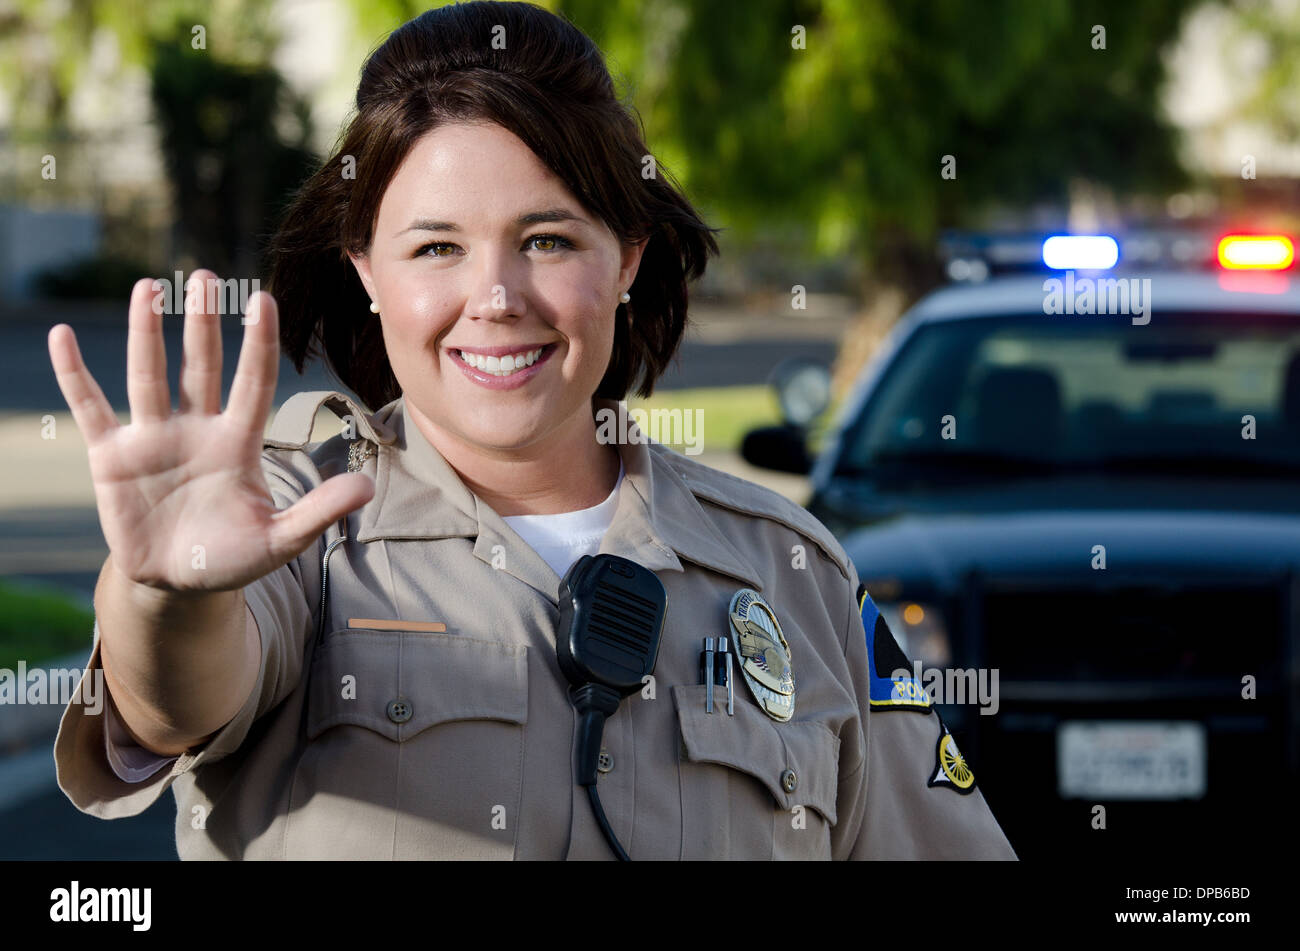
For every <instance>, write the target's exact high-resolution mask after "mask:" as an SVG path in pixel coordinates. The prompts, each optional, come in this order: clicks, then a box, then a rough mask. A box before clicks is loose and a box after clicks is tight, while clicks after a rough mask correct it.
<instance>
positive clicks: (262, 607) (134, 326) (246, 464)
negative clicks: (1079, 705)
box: [50, 3, 1013, 859]
mask: <svg viewBox="0 0 1300 951" xmlns="http://www.w3.org/2000/svg"><path fill="white" fill-rule="evenodd" d="M493 25H503V26H504V29H505V31H506V34H507V36H509V37H513V38H514V39H512V40H511V41H510V42H509V43H508V44H507V45H506V48H505V49H500V50H498V49H495V48H493V47H490V46H488V45H487V44H485V43H484V42H482V37H484V36H487V35H490V33H491V28H492V26H493ZM507 50H508V52H507ZM594 50H595V48H594V46H592V45H591V44H590V41H589V40H587V39H586V37H583V36H582V34H581V33H579V32H578V31H577V30H575V29H574V28H573V27H572V26H571V25H569V24H567V23H566V22H565V21H563V20H562V19H560V18H558V17H554V16H552V15H551V14H548V13H546V12H545V11H541V10H540V9H538V8H535V7H531V6H528V5H522V4H521V5H515V4H504V5H502V4H477V3H475V4H463V5H457V6H455V7H447V8H442V9H440V10H435V11H430V12H429V13H426V14H424V15H422V16H421V17H419V18H417V19H416V20H414V21H412V22H411V23H408V24H407V25H406V26H404V27H402V28H401V29H400V30H398V31H396V32H395V33H394V35H393V37H391V38H390V40H389V41H388V42H387V43H386V44H385V45H384V46H382V47H381V48H380V49H379V50H378V51H376V53H375V54H374V55H373V56H372V58H371V61H370V62H369V63H368V64H367V67H366V70H365V72H364V73H363V76H362V81H361V88H360V89H359V90H358V96H357V99H358V115H357V118H356V119H355V120H354V122H353V125H352V126H351V127H350V130H349V132H348V134H347V135H346V136H345V138H344V141H343V143H342V144H341V145H340V152H339V156H336V157H335V159H337V158H339V157H341V156H342V155H347V156H350V157H352V158H354V159H355V168H356V170H357V172H356V177H355V178H354V179H347V178H340V175H339V169H338V164H339V163H338V162H337V161H336V160H335V159H331V161H329V162H327V163H325V165H324V166H323V167H322V169H321V171H320V172H319V173H318V174H317V175H316V176H315V177H314V178H313V179H312V180H311V181H309V182H308V184H307V185H306V186H305V187H304V189H303V191H302V192H301V193H300V195H299V196H298V199H297V201H296V203H295V205H294V206H293V208H292V209H291V210H290V212H289V215H288V216H287V218H286V223H285V225H284V226H283V227H282V229H281V232H280V234H279V237H278V238H277V243H276V245H275V248H274V251H275V259H276V264H275V269H274V271H273V273H272V284H273V286H274V288H275V290H276V294H277V298H278V305H277V299H273V298H271V296H270V295H269V294H265V293H258V294H257V295H256V296H255V297H254V298H253V300H252V302H251V304H250V307H249V311H248V314H247V326H246V329H245V340H244V345H243V349H242V351H241V355H240V360H239V365H238V368H237V370H236V374H235V379H234V383H233V386H232V389H231V393H230V397H229V400H228V403H227V406H226V409H225V410H224V412H223V411H221V406H220V395H221V394H220V379H221V376H220V363H221V357H220V337H219V328H218V322H219V319H220V313H219V308H215V307H214V306H213V304H212V301H211V298H210V297H209V296H207V295H205V294H204V293H202V291H203V289H204V288H205V286H210V282H211V281H213V280H214V279H215V276H214V275H211V274H210V272H198V273H196V274H195V275H193V278H194V280H193V283H192V285H191V288H190V290H191V292H190V293H187V295H186V317H185V328H184V336H185V341H184V353H185V362H184V365H183V366H182V370H181V374H180V394H181V399H180V411H179V412H178V413H172V412H171V405H170V397H169V394H168V388H167V383H166V368H165V365H164V356H163V347H162V331H161V327H160V319H159V316H158V314H157V313H156V312H155V308H154V307H153V306H152V303H151V298H150V290H151V286H150V283H149V282H148V281H141V282H140V283H138V284H137V286H136V288H135V291H134V293H133V296H132V301H131V313H130V336H129V341H128V360H127V380H128V397H129V400H130V404H131V411H132V421H131V424H130V425H128V426H119V425H118V423H117V421H116V419H115V418H114V417H113V414H112V412H111V410H110V408H109V406H108V404H107V403H106V402H105V400H104V398H103V395H102V393H100V392H99V389H98V387H97V385H96V384H95V382H94V380H93V379H92V378H91V377H90V375H89V373H88V372H87V371H86V369H85V366H84V364H83V362H82V361H81V358H80V355H79V354H78V352H77V348H76V344H75V340H74V338H73V335H72V332H71V330H70V329H69V328H67V327H62V326H61V327H57V328H55V329H54V330H53V331H52V332H51V336H50V350H51V357H52V360H53V363H54V367H55V370H56V373H57V376H58V379H59V384H60V386H61V388H62V390H63V392H64V395H65V397H66V398H67V400H68V403H69V405H70V407H71V408H72V410H73V413H74V416H75V418H76V420H77V423H78V426H79V427H80V428H81V430H82V432H83V434H84V435H85V438H86V440H87V443H88V445H89V447H90V448H89V452H90V463H91V471H92V476H93V477H94V480H95V489H96V499H97V503H98V506H99V510H100V518H101V523H102V525H103V528H104V533H105V537H106V539H107V541H108V544H109V548H110V551H111V554H110V557H109V560H108V562H107V563H106V565H105V567H104V570H103V572H102V573H101V576H100V582H99V586H98V588H97V591H96V631H95V647H94V651H93V653H92V655H91V659H90V663H89V665H88V668H87V674H86V676H87V677H90V676H99V675H100V674H101V672H102V675H103V676H104V678H105V681H106V683H107V686H108V688H109V696H110V702H109V703H108V704H107V705H105V711H104V713H103V714H102V715H91V714H89V713H88V711H87V710H86V708H85V707H84V706H83V705H81V704H80V703H79V702H78V701H77V700H76V699H74V701H73V702H72V703H71V704H70V705H69V707H68V709H67V710H66V711H65V714H64V718H63V721H62V723H61V725H60V731H59V735H58V738H57V740H56V744H55V758H56V762H57V764H58V776H59V783H60V786H61V788H62V789H63V790H64V791H65V793H66V794H67V795H68V796H69V798H70V799H71V800H72V801H73V802H74V803H75V804H76V805H77V807H78V808H80V809H82V810H83V811H85V812H88V813H90V814H93V815H98V816H101V817H104V818H115V817H119V816H126V815H134V814H137V813H139V812H140V811H142V810H143V809H145V808H146V807H147V806H148V805H149V804H150V803H152V802H153V801H155V800H156V799H157V797H158V796H159V795H161V794H162V792H163V791H164V790H165V789H167V788H169V787H170V788H172V789H173V791H174V793H175V796H176V801H177V806H178V812H177V823H176V831H177V848H178V851H179V853H180V855H181V857H182V858H229V859H243V858H392V859H398V858H531V859H538V858H541V859H559V858H608V857H610V856H611V854H612V849H611V844H610V842H609V841H607V838H606V836H605V835H604V834H602V830H601V828H600V825H599V823H598V821H597V819H596V818H595V815H594V810H592V809H588V808H587V807H586V806H587V804H586V803H584V802H583V801H582V799H583V798H584V797H583V796H582V795H581V790H580V788H579V787H578V786H577V785H576V784H575V776H574V745H575V738H576V735H577V730H578V726H577V719H576V715H575V711H574V707H573V705H572V704H571V702H570V698H569V693H568V684H567V683H566V681H565V678H564V676H563V675H562V674H561V670H560V668H559V665H558V663H557V658H556V636H557V627H558V623H559V617H560V611H559V587H560V580H561V577H562V576H563V575H564V574H565V572H566V571H567V570H568V569H569V567H570V566H571V565H573V564H574V563H575V562H576V561H577V560H578V559H579V558H580V557H581V556H583V555H592V554H599V553H610V554H615V555H619V556H622V557H624V558H627V559H630V560H632V561H634V562H637V563H638V564H640V565H642V566H644V567H645V568H647V569H649V570H651V571H653V572H655V573H656V575H657V576H658V578H659V580H660V581H661V582H662V584H663V587H664V590H665V592H666V595H667V602H666V603H667V612H666V616H665V621H664V625H663V630H662V636H661V641H660V646H659V652H658V660H657V665H656V666H655V668H654V671H653V673H652V674H651V675H650V676H649V677H648V678H647V679H646V680H645V682H644V685H643V687H642V689H641V690H640V691H639V692H638V693H635V694H633V695H632V696H630V697H628V698H627V699H626V700H624V702H623V703H622V704H621V705H620V706H619V707H618V709H617V710H616V711H615V712H614V713H613V714H612V715H611V716H610V717H609V719H608V721H607V722H606V724H605V727H604V732H603V736H602V748H601V755H600V758H599V767H598V769H599V778H598V783H597V787H598V790H599V799H600V801H601V803H603V808H604V814H605V815H606V817H607V820H608V825H609V829H610V831H611V832H612V835H613V836H614V837H615V838H616V839H617V841H618V842H619V843H620V844H621V846H622V847H623V848H625V849H626V851H627V852H628V853H629V854H630V855H631V857H632V858H634V859H655V858H657V859H665V858H683V859H685V858H760V859H766V858H836V859H844V858H873V857H888V858H893V857H1013V855H1012V852H1011V850H1010V847H1009V845H1008V844H1007V842H1006V840H1005V837H1004V836H1003V835H1002V833H1001V830H1000V829H999V828H998V826H997V823H996V822H995V821H994V819H993V817H992V815H991V814H990V813H989V811H988V808H987V806H986V805H985V804H984V801H983V799H982V797H981V795H980V793H979V791H978V789H976V788H974V783H973V777H972V776H971V774H970V770H969V767H968V766H967V764H966V763H965V762H964V760H963V759H962V757H961V754H960V751H959V749H958V748H957V745H956V741H955V739H953V738H952V737H951V736H950V735H948V733H947V731H946V730H945V729H944V728H943V725H942V723H941V721H940V720H939V718H938V717H937V716H936V715H932V712H931V711H929V710H928V709H911V710H905V709H901V708H892V709H891V708H890V705H889V701H890V700H897V699H899V697H898V696H895V694H896V693H897V685H891V684H890V683H889V682H888V681H886V680H884V679H883V678H881V677H879V676H877V674H878V673H879V670H880V669H888V670H891V671H892V670H893V669H894V667H895V666H905V664H902V665H895V664H892V663H889V664H888V666H887V667H886V666H882V665H885V664H886V663H887V662H892V661H895V660H896V659H897V658H896V657H894V656H892V653H891V651H890V647H889V645H890V644H892V638H890V637H889V636H888V631H887V628H883V627H882V624H883V622H881V623H880V624H878V623H876V621H875V616H874V613H873V611H874V607H873V606H871V605H870V600H869V598H868V597H866V596H865V594H864V593H863V592H861V591H860V590H859V582H858V578H857V576H856V573H855V571H854V568H853V565H852V564H851V563H850V562H849V560H848V559H847V557H846V555H845V552H844V550H843V549H842V548H841V546H840V545H839V544H838V543H837V542H836V541H835V539H834V538H833V537H832V536H831V535H830V534H829V533H828V532H827V531H826V529H825V528H824V527H823V526H822V525H821V524H819V523H818V522H817V521H816V520H815V519H813V518H812V517H811V516H810V515H809V514H808V513H807V512H805V511H804V510H803V509H801V508H799V507H798V506H795V505H793V504H792V503H790V502H788V501H787V500H785V499H783V498H782V497H780V496H778V495H776V494H774V493H772V492H770V491H767V490H765V489H762V488H760V487H758V486H755V485H753V484H751V483H748V482H745V481H743V480H740V479H737V478H734V477H731V476H728V475H725V474H723V473H720V472H717V471H715V470H712V469H710V468H707V467H705V466H703V465H700V464H698V463H696V462H694V461H692V460H690V459H688V458H687V457H685V456H683V455H680V454H677V453H674V452H672V451H670V450H668V449H666V448H664V447H663V446H661V445H658V444H651V443H649V442H648V440H646V439H645V438H644V434H643V433H641V431H640V430H639V428H638V427H637V425H636V423H635V421H634V420H629V419H628V418H627V416H626V412H625V410H624V407H623V405H622V404H621V402H620V399H621V398H622V396H623V395H624V394H626V393H627V392H629V391H630V390H632V389H634V388H636V387H635V383H636V380H637V378H638V377H640V379H641V387H640V389H641V390H642V392H648V390H649V388H650V387H651V386H652V385H653V382H654V379H655V378H656V377H657V376H658V375H659V374H660V373H662V371H663V369H664V368H665V367H666V365H667V363H668V360H669V358H670V357H671V355H672V353H673V352H674V351H675V349H676V347H677V344H678V342H679V340H680V338H681V335H682V331H683V328H684V324H685V304H686V293H685V287H686V282H687V280H688V279H689V278H691V277H693V276H698V273H699V272H700V271H702V269H703V260H704V258H706V257H707V255H708V253H709V252H710V251H716V245H714V244H713V242H712V238H711V236H710V235H709V233H708V229H707V228H705V227H704V226H703V224H702V223H701V222H700V221H699V219H698V218H697V217H696V216H695V215H694V213H693V211H692V210H691V209H690V206H689V204H688V203H686V201H685V199H684V198H683V197H682V196H681V195H680V193H679V192H677V191H676V189H675V188H673V187H672V186H671V185H670V184H669V183H667V182H665V181H663V180H661V179H659V178H657V177H656V178H649V179H647V178H644V177H643V176H642V175H641V169H642V168H643V164H642V163H641V161H640V160H641V158H642V157H643V156H644V155H646V154H647V153H648V150H646V149H645V146H644V143H643V142H641V141H640V137H639V133H638V131H637V129H636V126H635V123H633V122H632V121H631V120H630V119H629V117H628V116H627V114H626V113H625V112H624V111H623V110H622V107H621V106H619V105H618V103H617V101H616V100H615V99H614V98H613V96H612V93H610V92H609V82H608V75H607V74H606V73H605V71H604V67H603V64H602V63H600V60H599V56H598V54H597V53H595V52H593V51H594ZM557 51H558V52H557ZM467 57H471V58H472V57H479V58H480V59H481V60H482V65H484V66H485V67H489V68H488V69H484V70H468V71H467V70H465V63H466V58H467ZM557 70H560V71H564V70H569V71H570V75H569V76H568V77H567V80H566V81H564V82H560V81H557V79H556V71H557ZM503 76H510V77H513V78H511V79H510V80H508V82H512V83H513V82H522V83H524V84H525V85H526V86H527V88H528V89H529V90H530V91H531V92H532V93H535V95H517V94H512V95H505V94H503V90H504V89H505V87H503V86H500V85H499V84H502V83H506V82H507V80H506V79H503V78H501V77H503ZM573 89H585V90H587V91H588V92H587V93H586V94H584V96H580V97H575V96H574V95H573V94H572V93H571V92H565V90H573ZM430 90H435V91H436V95H435V94H433V93H431V92H430ZM507 91H508V90H507ZM417 93H418V94H417ZM466 102H477V103H478V104H479V105H478V111H477V112H475V111H474V110H469V111H468V112H467V111H466V107H465V103H466ZM438 103H450V104H455V106H456V108H455V110H451V111H449V112H447V113H446V114H443V113H439V112H438V108H439V106H438ZM539 104H541V105H539ZM448 109H449V110H450V106H448ZM430 110H432V111H430ZM530 110H532V111H531V112H530ZM557 117H558V120H557ZM539 130H540V131H539ZM548 135H549V136H551V137H552V140H549V141H548V140H547V139H546V136H548ZM400 143H405V145H404V146H401V147H399V145H398V144H400ZM584 150H585V151H584ZM575 153H581V154H575ZM542 155H545V156H546V157H547V160H546V161H543V160H542V159H541V158H540V156H542ZM615 186H617V187H615ZM577 196H582V200H579V198H578V197H577ZM344 255H346V260H341V259H343V258H344ZM366 302H368V307H367V306H366ZM281 309H283V317H284V319H283V320H281ZM277 338H278V339H279V340H280V341H281V342H282V343H283V345H284V346H285V348H286V349H287V350H288V352H289V355H290V356H291V357H292V358H293V359H294V360H295V362H296V363H297V364H298V365H299V366H301V364H302V362H303V360H304V359H305V358H306V356H307V355H308V353H309V352H310V351H311V350H312V348H313V347H316V348H318V349H319V350H322V351H323V352H324V355H325V357H326V359H327V360H328V361H329V363H330V365H331V367H332V368H333V370H334V371H335V372H336V373H337V374H338V375H339V377H340V378H341V379H342V380H343V381H344V382H345V383H346V384H347V385H348V386H349V387H350V388H351V389H352V390H353V391H354V392H356V393H358V394H359V395H360V396H361V397H362V399H364V400H365V401H366V403H367V404H369V405H370V406H378V407H380V408H379V409H378V410H377V411H375V412H373V413H370V412H367V410H366V409H365V407H364V406H363V405H361V403H359V402H357V401H355V400H353V399H352V398H351V397H350V396H347V395H345V394H343V393H341V392H338V393H316V394H299V395H298V396H295V397H293V398H292V399H290V400H289V401H288V402H287V403H286V404H285V405H284V407H283V408H282V409H281V411H280V412H279V413H278V414H277V415H276V417H275V419H274V421H273V422H272V424H271V426H270V429H269V431H265V421H266V419H267V417H268V415H269V410H270V404H271V398H272V394H273V392H274V383H275V378H276V368H277V363H278V348H277V344H276V342H277ZM321 408H326V409H328V410H332V411H333V412H334V413H335V414H337V415H338V416H339V417H341V418H342V421H343V426H342V429H343V431H342V432H341V433H340V434H339V435H338V436H334V437H332V438H329V439H325V440H324V441H321V442H312V433H313V425H314V422H315V420H316V418H317V413H318V410H320V409H321ZM864 615H866V616H867V617H868V618H869V620H870V624H871V630H870V632H868V630H867V629H866V628H865V627H864V621H863V618H864ZM869 634H870V636H869ZM724 638H725V639H726V641H727V644H726V648H725V649H724V646H723V643H722V642H723V639H724ZM702 650H703V651H704V652H706V656H707V657H709V658H711V660H712V663H711V664H708V665H707V667H706V669H707V670H712V674H708V673H706V675H705V677H704V678H701V675H700V671H701V666H702V665H701V653H702ZM893 650H894V651H896V650H897V648H896V647H894V648H893ZM702 679H703V680H704V681H707V682H702ZM912 699H913V700H915V698H912ZM874 703H879V705H873V704H874Z"/></svg>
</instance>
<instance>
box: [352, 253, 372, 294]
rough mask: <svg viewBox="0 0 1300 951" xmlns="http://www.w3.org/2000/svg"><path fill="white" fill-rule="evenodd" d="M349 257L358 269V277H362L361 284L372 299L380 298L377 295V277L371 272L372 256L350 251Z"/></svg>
mask: <svg viewBox="0 0 1300 951" xmlns="http://www.w3.org/2000/svg"><path fill="white" fill-rule="evenodd" d="M348 259H349V260H350V261H351V262H352V266H353V267H354V268H356V269H357V277H359V278H361V285H362V286H363V287H364V288H365V289H366V293H367V294H369V295H370V299H371V300H372V301H377V300H379V298H378V297H376V296H375V279H374V277H373V276H372V275H371V273H370V257H369V256H368V255H365V254H353V253H352V252H351V251H349V252H348Z"/></svg>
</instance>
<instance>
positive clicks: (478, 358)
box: [451, 344, 555, 376]
mask: <svg viewBox="0 0 1300 951" xmlns="http://www.w3.org/2000/svg"><path fill="white" fill-rule="evenodd" d="M554 346H555V344H547V345H546V346H544V347H535V348H534V349H532V350H520V351H518V352H516V353H508V354H506V355H504V356H500V357H488V356H484V355H483V354H481V353H470V352H469V351H467V350H454V349H453V350H452V351H451V353H452V354H453V355H454V356H455V357H456V359H458V360H460V362H461V363H464V364H465V365H466V366H469V367H473V368H474V369H475V370H478V371H479V372H480V373H486V374H488V375H489V376H513V375H514V374H516V373H519V372H521V371H523V370H527V369H528V368H529V367H530V366H532V365H533V364H534V363H536V362H537V361H538V360H539V359H541V357H542V354H544V353H545V352H546V351H547V350H548V349H550V348H551V347H554Z"/></svg>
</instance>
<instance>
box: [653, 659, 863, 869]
mask: <svg viewBox="0 0 1300 951" xmlns="http://www.w3.org/2000/svg"><path fill="white" fill-rule="evenodd" d="M740 686H741V687H742V688H743V684H742V685H740ZM714 690H715V692H714V700H713V713H706V712H705V709H704V704H705V688H704V685H702V684H695V685H679V686H674V687H673V690H672V692H673V702H674V704H675V705H676V707H677V720H678V724H679V726H680V728H681V746H680V756H679V762H678V775H679V777H680V783H681V802H682V857H683V858H688V859H708V858H727V859H768V858H772V859H829V858H830V857H831V841H830V830H831V829H832V828H833V827H834V825H835V822H836V814H835V801H836V794H837V791H838V779H839V749H840V740H839V737H838V736H836V735H835V734H834V733H833V732H832V731H831V730H830V728H829V727H827V726H826V725H825V724H824V723H821V722H818V721H817V720H815V719H799V720H791V721H789V722H786V723H777V722H776V721H774V720H772V719H771V718H769V717H768V716H767V714H765V713H763V712H762V711H761V710H759V709H758V707H757V706H755V705H754V702H753V700H752V699H751V698H749V697H747V696H745V695H743V694H739V693H738V694H737V695H736V697H735V701H734V704H733V707H734V710H735V715H734V716H728V715H727V707H726V695H725V688H724V691H723V697H722V703H721V705H719V703H718V695H717V688H716V687H715V688H714Z"/></svg>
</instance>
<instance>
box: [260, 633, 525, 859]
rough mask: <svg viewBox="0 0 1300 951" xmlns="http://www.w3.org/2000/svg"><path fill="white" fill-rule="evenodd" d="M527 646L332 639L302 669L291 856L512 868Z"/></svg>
mask: <svg viewBox="0 0 1300 951" xmlns="http://www.w3.org/2000/svg"><path fill="white" fill-rule="evenodd" d="M527 720H528V658H527V647H525V646H523V645H512V644H502V643H496V642H492V641H485V640H478V639H475V638H469V637H465V636H463V635H457V634H433V633H395V632H384V631H373V630H364V629H349V630H340V631H335V632H334V633H332V634H330V635H329V636H328V637H326V638H325V640H324V642H323V644H322V645H321V647H320V648H319V649H318V650H317V651H316V653H315V656H314V657H313V659H312V665H311V682H310V684H309V686H308V694H307V710H306V715H305V723H304V731H305V736H304V739H305V746H304V748H303V750H302V754H301V756H300V758H299V760H298V763H297V767H296V769H295V771H294V776H293V780H292V782H293V787H292V790H291V792H290V796H289V814H288V816H287V819H286V830H285V854H286V857H288V858H348V859H388V858H399V859H401V858H424V859H429V858H507V859H508V858H512V857H513V856H514V850H515V836H516V833H517V829H518V816H519V803H520V792H521V779H522V771H523V749H524V747H523V744H524V729H525V724H526V722H527Z"/></svg>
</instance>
